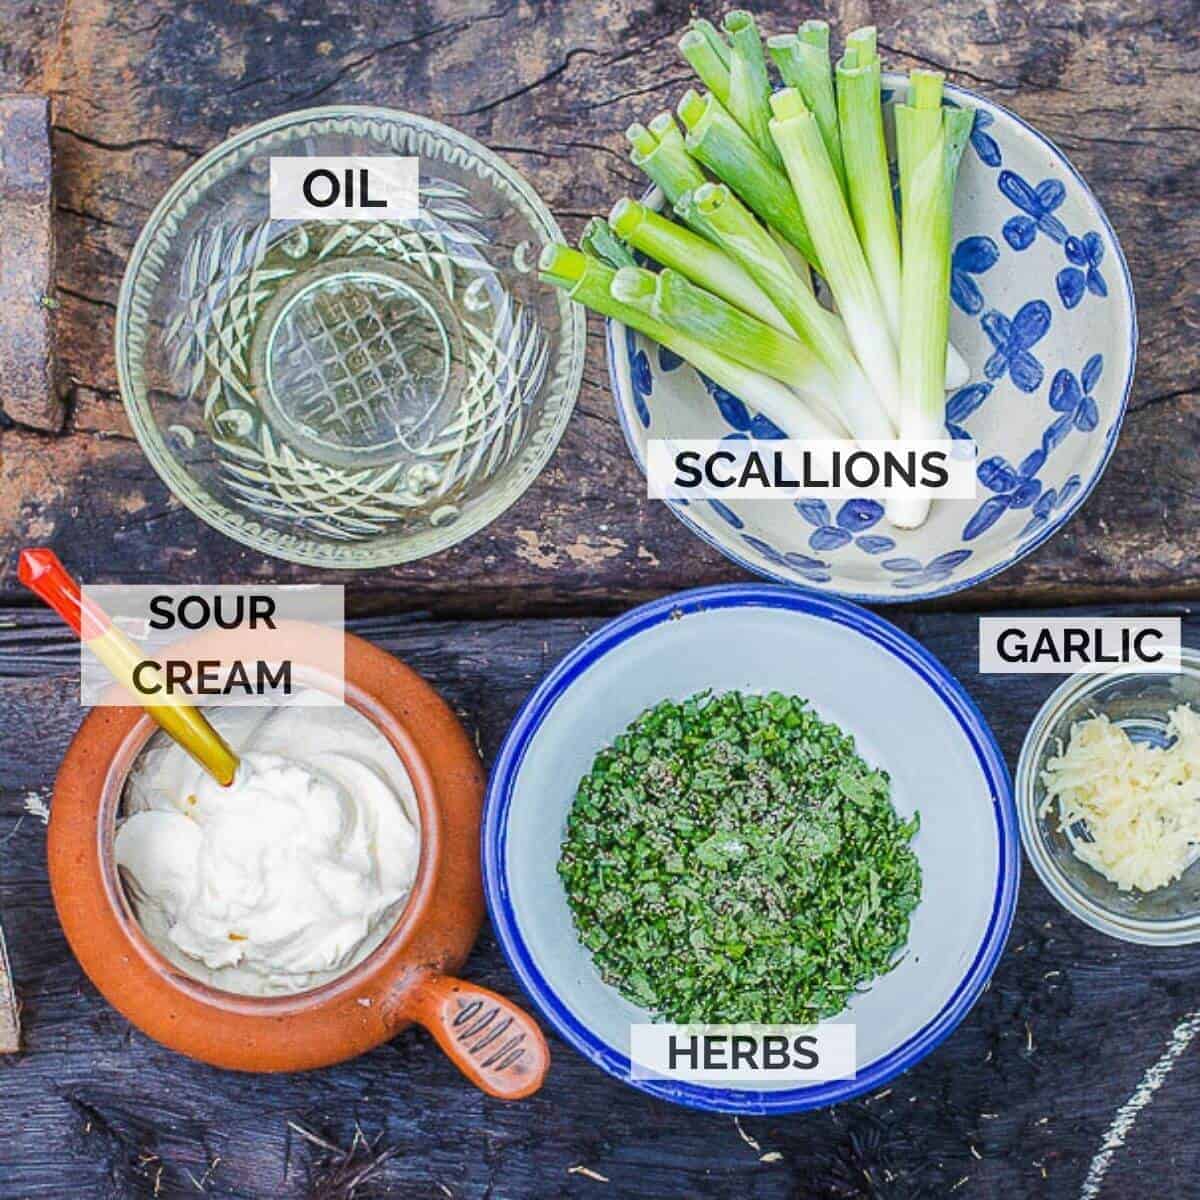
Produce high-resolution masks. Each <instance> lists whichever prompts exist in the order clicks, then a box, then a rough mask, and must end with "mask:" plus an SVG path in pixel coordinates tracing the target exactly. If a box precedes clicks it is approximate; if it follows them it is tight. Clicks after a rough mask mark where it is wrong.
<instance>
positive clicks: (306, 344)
mask: <svg viewBox="0 0 1200 1200" xmlns="http://www.w3.org/2000/svg"><path fill="white" fill-rule="evenodd" d="M378 155H384V156H394V155H402V156H415V157H417V158H419V160H420V212H419V215H418V216H417V217H416V218H414V219H412V220H409V221H388V222H382V221H378V220H375V219H365V220H358V219H355V220H353V221H350V220H333V221H324V220H321V221H314V220H281V219H276V218H272V216H271V211H270V208H271V206H270V186H269V180H270V170H271V168H270V164H271V160H272V158H274V157H279V156H284V157H287V156H293V157H294V156H305V157H315V156H336V157H348V156H378ZM561 239H562V235H561V232H560V230H559V228H558V225H557V224H556V223H555V220H554V218H553V217H552V216H551V214H550V212H549V211H548V210H547V208H546V206H545V205H544V204H543V203H542V201H541V200H539V199H538V197H537V196H536V195H535V193H534V191H533V189H532V188H531V187H530V186H529V185H528V184H527V183H526V182H525V180H524V179H522V178H521V176H520V175H518V174H517V172H516V171H515V170H513V168H512V167H510V166H509V165H508V164H507V163H505V162H503V161H502V160H501V159H499V158H497V157H496V155H494V154H492V153H491V151H489V150H487V149H486V148H485V147H483V146H481V145H480V144H479V143H478V142H475V141H473V140H472V139H470V138H468V137H464V136H463V135H462V134H460V133H457V132H455V131H454V130H453V129H449V128H447V127H446V126H444V125H439V124H438V123H437V122H435V121H429V120H426V119H425V118H424V117H418V116H413V115H412V114H409V113H403V112H396V111H393V110H390V109H383V108H368V107H358V106H339V107H335V108H314V109H307V110H304V111H301V112H294V113H289V114H287V115H286V116H282V117H278V118H276V119H274V120H271V121H267V122H265V123H263V124H261V125H255V126H254V127H252V128H250V129H247V130H245V131H244V132H242V133H239V134H238V135H236V136H235V137H233V138H230V139H229V140H228V141H227V142H224V143H223V144H222V145H220V146H218V147H217V148H216V149H214V150H212V151H211V152H209V153H208V154H206V155H205V156H204V157H203V158H202V159H200V160H199V161H198V162H197V163H195V164H194V165H193V166H192V167H191V168H190V169H189V170H188V171H187V172H186V173H185V174H184V175H183V176H182V177H181V178H180V179H179V180H178V181H177V182H176V183H175V185H174V186H173V187H172V188H171V190H170V191H169V192H168V193H167V195H166V196H164V197H163V199H162V201H161V203H160V204H159V205H158V207H157V208H156V209H155V210H154V213H153V215H152V216H151V217H150V220H149V221H148V222H147V223H146V227H145V229H144V230H143V231H142V234H141V236H140V237H139V238H138V242H137V245H136V246H135V247H134V251H133V254H132V256H131V257H130V260H129V265H128V268H127V269H126V273H125V279H124V282H123V283H122V285H121V294H120V299H119V303H118V306H117V332H116V342H117V374H118V378H119V381H120V386H121V396H122V398H123V400H124V402H125V406H126V409H127V410H128V412H129V417H130V421H131V423H132V425H133V428H134V431H135V432H136V434H137V437H138V440H139V441H140V442H141V445H142V449H143V450H144V451H145V453H146V455H147V457H148V458H149V459H150V462H151V464H152V465H153V466H154V468H155V470H156V471H157V472H158V473H159V475H161V476H162V478H163V480H164V481H165V482H166V484H167V485H168V487H170V489H171V491H172V492H173V493H174V494H175V495H176V496H177V497H178V498H179V499H180V500H181V501H182V502H183V503H184V504H186V505H187V507H188V508H190V509H191V510H192V512H194V513H195V514H196V515H197V516H199V517H201V518H202V519H204V520H205V521H207V522H208V523H209V524H210V525H213V526H215V527H216V528H217V529H219V530H221V532H222V533H225V534H227V535H228V536H230V537H232V538H235V539H237V540H238V541H240V542H243V543H244V544H246V545H248V546H252V547H254V548H255V549H257V550H261V551H264V552H265V553H267V554H273V555H275V556H276V557H279V558H285V559H290V560H291V561H293V562H300V563H306V564H309V565H311V566H319V567H343V568H345V567H382V566H387V565H390V564H393V563H401V562H408V561H410V560H412V559H417V558H423V557H425V556H426V555H429V554H433V553H436V552H437V551H440V550H445V549H446V548H447V547H449V546H452V545H454V544H455V543H456V542H459V541H462V540H463V539H464V538H466V537H468V536H469V535H470V534H472V533H475V532H476V531H477V530H479V529H481V528H483V526H485V525H486V524H488V522H490V521H492V520H494V519H495V518H496V517H497V516H499V514H500V513H502V512H503V511H504V510H505V509H506V508H508V507H509V505H511V504H512V503H513V502H514V501H515V500H516V499H517V498H518V497H519V496H520V495H521V493H522V492H524V491H525V489H526V488H527V487H528V486H529V485H530V484H531V483H532V482H533V480H534V479H535V478H536V477H537V475H538V473H539V472H540V471H541V469H542V467H543V466H544V465H545V464H546V461H547V460H548V459H549V457H550V455H551V453H552V452H553V450H554V448H555V446H556V445H557V444H558V440H559V437H560V436H561V434H562V431H563V429H564V427H565V425H566V422H567V419H568V418H569V416H570V414H571V410H572V408H573V406H574V403H575V397H576V394H577V392H578V390H579V383H580V379H581V377H582V373H583V355H584V338H585V324H584V319H583V315H582V312H581V311H580V309H579V308H578V306H576V305H574V304H572V303H571V301H570V300H569V299H568V298H567V297H566V296H565V295H564V294H563V293H562V292H560V291H559V290H558V289H556V288H552V287H548V286H546V285H545V284H542V283H541V282H539V280H538V277H537V260H538V254H539V252H540V250H541V249H542V247H543V246H544V245H545V244H546V243H548V242H552V241H559V240H561Z"/></svg>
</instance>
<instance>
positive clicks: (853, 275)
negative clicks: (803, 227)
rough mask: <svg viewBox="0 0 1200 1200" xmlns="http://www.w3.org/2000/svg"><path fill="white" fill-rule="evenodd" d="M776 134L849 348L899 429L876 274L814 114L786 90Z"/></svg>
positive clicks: (775, 104)
mask: <svg viewBox="0 0 1200 1200" xmlns="http://www.w3.org/2000/svg"><path fill="white" fill-rule="evenodd" d="M771 105H772V108H773V109H774V112H775V118H774V119H773V120H772V122H771V133H772V135H773V136H774V138H775V141H776V143H777V144H778V146H779V150H780V153H781V155H782V156H783V161H784V164H785V166H786V167H787V172H788V177H789V178H790V179H791V181H792V187H793V188H794V189H795V192H796V196H797V197H798V199H799V200H800V207H801V209H802V211H803V212H804V216H805V220H806V221H807V222H808V230H809V233H810V235H811V236H812V239H813V243H814V245H815V246H816V248H817V253H818V254H819V255H820V256H821V263H822V267H823V272H822V273H823V274H824V276H825V280H826V282H827V283H828V284H829V287H830V289H831V290H832V292H833V298H834V300H835V301H836V302H837V307H838V312H839V314H840V315H841V318H842V321H843V322H844V324H845V327H846V332H847V335H848V336H849V339H850V345H851V346H852V347H853V349H854V353H855V355H856V356H857V358H858V361H859V364H860V365H861V366H862V369H863V371H864V373H865V374H866V376H867V378H868V379H869V380H870V382H871V386H872V387H873V388H874V389H875V394H876V396H878V398H879V400H880V401H881V403H882V404H883V407H884V408H885V409H886V410H887V413H888V415H889V417H890V418H891V420H892V422H893V423H894V424H897V425H898V424H899V421H900V380H899V367H898V365H897V362H896V350H895V347H894V346H893V344H892V339H891V338H890V337H889V336H888V333H887V316H886V315H885V313H884V310H883V305H882V303H881V302H880V299H879V294H878V292H877V291H876V290H875V281H874V279H873V278H872V276H871V270H870V268H869V267H868V266H867V263H866V259H865V258H864V257H863V252H862V248H861V247H860V246H859V244H858V237H857V236H856V234H855V230H854V222H853V220H852V219H851V217H850V212H849V210H848V209H847V207H846V201H845V198H844V196H843V195H842V190H841V186H840V185H839V183H838V179H837V175H836V174H835V172H834V169H833V164H832V163H831V162H830V161H829V153H828V151H827V150H826V148H825V140H824V138H823V137H822V136H821V129H820V126H819V125H818V123H817V120H816V116H815V114H814V113H813V112H812V111H811V110H809V109H808V108H807V107H806V106H805V103H804V100H803V98H802V97H801V95H800V93H799V91H797V90H796V89H795V88H785V89H784V90H783V91H781V92H776V93H775V95H774V96H773V97H772V98H771Z"/></svg>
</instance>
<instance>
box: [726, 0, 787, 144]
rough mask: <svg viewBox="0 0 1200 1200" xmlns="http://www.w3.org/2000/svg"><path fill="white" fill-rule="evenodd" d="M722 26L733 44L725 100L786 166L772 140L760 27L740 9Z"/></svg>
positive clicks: (758, 141) (741, 122) (759, 141)
mask: <svg viewBox="0 0 1200 1200" xmlns="http://www.w3.org/2000/svg"><path fill="white" fill-rule="evenodd" d="M722 28H723V29H724V30H725V33H726V34H727V36H728V37H729V42H730V46H731V53H730V59H729V99H728V101H727V102H726V101H722V103H724V104H725V105H726V107H727V108H728V109H729V112H730V114H731V115H732V116H733V119H734V120H735V121H737V123H738V124H739V125H740V126H741V127H742V128H743V129H744V130H745V131H746V132H747V133H748V134H749V135H750V137H751V138H752V139H753V140H754V144H755V145H756V146H757V147H758V148H759V149H760V150H761V151H762V152H763V153H764V154H765V155H766V156H767V158H769V159H770V160H771V161H772V162H773V163H774V164H775V165H776V166H777V167H782V166H783V163H782V162H781V161H780V158H779V151H778V150H776V149H775V143H774V142H773V141H772V140H771V131H770V128H769V126H770V123H771V80H770V78H769V76H768V75H767V60H766V58H765V57H764V55H763V45H762V38H761V37H759V34H758V26H757V25H755V23H754V17H753V16H752V15H751V14H750V13H748V12H747V11H746V10H745V9H740V8H738V9H733V10H732V11H730V12H727V13H726V14H725V20H724V21H723V22H722Z"/></svg>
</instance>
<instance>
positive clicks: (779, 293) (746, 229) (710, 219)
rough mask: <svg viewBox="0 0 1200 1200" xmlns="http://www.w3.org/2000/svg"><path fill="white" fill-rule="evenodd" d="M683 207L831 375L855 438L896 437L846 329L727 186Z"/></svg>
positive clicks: (700, 192) (836, 402)
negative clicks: (781, 315)
mask: <svg viewBox="0 0 1200 1200" xmlns="http://www.w3.org/2000/svg"><path fill="white" fill-rule="evenodd" d="M680 205H681V207H683V208H684V209H685V211H686V210H689V209H690V210H692V212H693V219H694V220H695V221H696V222H697V223H698V224H699V225H700V226H701V228H702V232H704V233H705V234H706V235H707V236H709V237H711V238H712V239H713V240H714V241H716V243H717V244H718V245H719V246H720V247H721V248H722V249H723V250H725V251H726V252H727V253H728V254H729V255H730V256H731V257H732V258H734V259H735V260H736V261H737V262H739V263H741V265H742V266H743V267H744V268H745V270H746V272H747V273H748V274H749V275H750V277H751V278H752V279H753V280H754V281H755V283H757V284H758V285H759V287H761V288H762V290H763V291H764V292H766V293H767V295H768V296H769V297H770V298H771V301H772V303H773V304H774V305H775V306H776V308H778V309H779V311H780V312H781V313H782V314H783V315H784V317H785V318H786V319H787V322H788V324H789V325H790V326H791V327H792V331H793V332H794V333H795V334H796V335H797V336H798V337H799V338H800V340H801V341H802V342H804V343H805V344H806V345H807V346H808V347H809V348H810V349H811V350H812V351H813V353H814V354H816V356H817V358H818V359H819V360H820V361H821V362H822V363H823V364H824V365H825V367H826V369H827V370H828V371H829V372H830V373H831V374H832V376H833V378H834V381H835V386H836V392H835V394H834V396H833V397H832V398H831V399H832V407H833V408H834V409H835V410H836V411H837V412H838V414H839V415H840V417H841V419H842V422H843V423H844V424H845V426H846V428H847V429H849V430H850V432H851V434H853V436H854V437H856V438H858V439H861V440H879V439H887V438H891V437H894V436H895V429H894V427H893V425H892V422H891V420H890V419H889V418H888V415H887V413H886V411H885V410H884V409H883V407H882V406H881V405H880V403H879V400H878V398H877V397H876V395H875V392H874V390H873V389H872V387H871V384H870V382H869V381H868V380H867V377H866V376H865V375H864V374H863V371H862V368H861V367H860V366H859V365H858V362H857V361H856V359H855V357H854V354H853V353H852V351H851V348H850V344H849V342H848V341H847V338H846V333H845V329H844V327H843V326H842V323H841V322H840V321H839V320H838V318H837V317H836V316H834V314H833V313H831V312H830V311H829V310H828V309H826V308H824V307H822V305H821V303H820V302H819V301H818V300H817V299H816V297H815V296H814V295H813V294H812V293H811V292H810V291H808V290H806V289H805V287H804V285H803V284H802V283H801V282H800V281H799V280H798V279H797V278H796V273H795V271H793V270H792V268H791V265H790V264H789V263H788V261H787V259H786V257H785V256H784V254H783V251H782V250H781V249H780V248H779V247H778V246H777V245H776V244H775V242H774V241H773V240H772V238H771V235H770V234H769V233H768V232H767V231H766V230H765V229H764V228H763V227H762V226H761V225H760V224H759V223H758V221H757V220H755V218H754V215H753V214H752V213H751V212H749V210H748V209H747V208H746V207H745V206H744V205H743V204H742V203H741V201H740V200H738V198H737V197H736V196H735V195H734V194H733V193H732V191H730V189H729V188H728V187H726V186H725V185H724V184H712V183H706V184H705V185H704V186H703V187H701V188H697V190H696V191H695V192H693V193H691V194H690V195H688V196H685V197H683V198H682V199H681V201H680Z"/></svg>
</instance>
